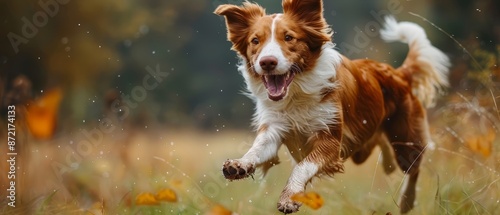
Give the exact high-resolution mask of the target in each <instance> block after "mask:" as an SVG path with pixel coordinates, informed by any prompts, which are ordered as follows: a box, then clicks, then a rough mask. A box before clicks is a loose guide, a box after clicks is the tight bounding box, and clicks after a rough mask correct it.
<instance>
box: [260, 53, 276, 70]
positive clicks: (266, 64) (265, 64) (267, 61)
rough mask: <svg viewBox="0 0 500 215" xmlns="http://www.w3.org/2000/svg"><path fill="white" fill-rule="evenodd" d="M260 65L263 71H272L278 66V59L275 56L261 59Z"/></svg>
mask: <svg viewBox="0 0 500 215" xmlns="http://www.w3.org/2000/svg"><path fill="white" fill-rule="evenodd" d="M259 64H260V67H261V68H262V69H263V70H266V71H271V70H273V69H274V68H276V65H278V59H277V58H275V57H273V56H265V57H262V58H261V59H260V62H259Z"/></svg>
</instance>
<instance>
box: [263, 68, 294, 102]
mask: <svg viewBox="0 0 500 215" xmlns="http://www.w3.org/2000/svg"><path fill="white" fill-rule="evenodd" d="M294 76H295V73H294V72H293V71H289V72H287V73H286V74H282V75H263V76H262V81H263V82H264V86H266V89H267V95H268V97H269V99H271V100H273V101H279V100H281V99H283V97H285V95H286V92H287V90H288V85H290V83H292V80H293V77H294Z"/></svg>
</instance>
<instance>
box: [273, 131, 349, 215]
mask: <svg viewBox="0 0 500 215" xmlns="http://www.w3.org/2000/svg"><path fill="white" fill-rule="evenodd" d="M335 133H336V134H337V135H336V134H335ZM340 138H341V135H340V132H339V131H337V132H334V133H332V132H330V131H320V132H316V133H315V135H313V136H312V137H310V138H309V140H308V142H307V144H313V149H312V151H311V152H310V153H309V154H308V155H307V156H306V157H305V158H304V160H302V161H301V162H299V163H298V164H297V165H296V166H295V167H294V169H293V171H292V174H291V176H290V178H289V179H288V182H287V184H286V186H285V188H284V189H283V191H282V192H281V196H280V199H279V202H278V210H279V211H281V212H283V213H285V214H288V213H294V212H297V211H298V210H299V207H300V206H301V204H300V203H299V202H295V201H293V200H292V199H291V197H292V196H293V195H295V194H299V193H302V192H304V190H305V186H306V184H307V183H308V182H310V181H311V180H312V178H313V177H314V176H316V175H319V174H326V175H333V174H334V173H337V172H343V169H344V166H343V164H342V159H341V158H340V141H341V139H340Z"/></svg>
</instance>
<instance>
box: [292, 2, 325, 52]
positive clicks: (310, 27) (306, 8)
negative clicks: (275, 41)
mask: <svg viewBox="0 0 500 215" xmlns="http://www.w3.org/2000/svg"><path fill="white" fill-rule="evenodd" d="M283 13H284V15H285V16H288V17H290V18H291V19H293V20H294V21H295V22H297V23H299V26H301V28H303V29H304V30H305V31H306V33H307V34H308V36H309V37H310V41H309V43H310V44H309V45H310V46H312V47H310V48H311V49H315V48H317V46H321V45H322V44H323V43H324V42H329V41H331V36H332V30H331V29H330V27H329V26H328V24H327V23H326V21H325V18H324V17H323V1H322V0H283Z"/></svg>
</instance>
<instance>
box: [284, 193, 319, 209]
mask: <svg viewBox="0 0 500 215" xmlns="http://www.w3.org/2000/svg"><path fill="white" fill-rule="evenodd" d="M292 200H293V201H297V202H301V203H303V204H305V205H307V206H309V207H310V208H312V209H314V210H317V209H319V208H321V207H322V206H323V204H324V203H325V201H324V200H323V197H321V196H320V195H319V194H317V193H315V192H308V193H297V194H295V195H293V196H292Z"/></svg>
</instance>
